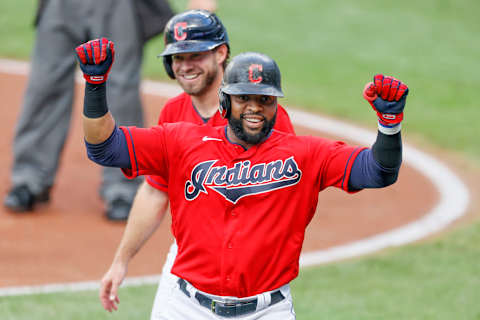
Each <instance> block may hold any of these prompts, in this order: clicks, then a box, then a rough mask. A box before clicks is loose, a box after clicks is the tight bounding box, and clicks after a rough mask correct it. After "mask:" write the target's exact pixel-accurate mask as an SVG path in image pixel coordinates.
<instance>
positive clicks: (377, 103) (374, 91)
mask: <svg viewBox="0 0 480 320" xmlns="http://www.w3.org/2000/svg"><path fill="white" fill-rule="evenodd" d="M407 95H408V87H407V85H406V84H404V83H403V82H401V81H400V80H398V79H395V78H394V77H390V76H384V75H383V74H377V75H375V76H374V77H373V82H369V83H367V84H366V85H365V89H364V90H363V97H364V98H365V99H366V100H367V101H368V102H369V103H370V105H371V106H372V108H373V109H374V110H375V111H376V112H377V116H378V122H379V123H380V125H382V126H384V127H394V126H396V125H398V124H399V123H400V122H401V121H402V120H403V109H404V108H405V101H406V99H407Z"/></svg>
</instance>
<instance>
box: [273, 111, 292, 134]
mask: <svg viewBox="0 0 480 320" xmlns="http://www.w3.org/2000/svg"><path fill="white" fill-rule="evenodd" d="M274 129H275V130H277V131H281V132H285V133H291V134H295V130H294V129H293V125H292V121H291V120H290V116H289V115H288V113H287V111H286V110H285V109H284V108H283V107H282V106H281V105H278V108H277V120H276V122H275V126H274Z"/></svg>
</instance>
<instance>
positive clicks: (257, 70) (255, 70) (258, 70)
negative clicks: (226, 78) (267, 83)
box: [248, 63, 263, 83]
mask: <svg viewBox="0 0 480 320" xmlns="http://www.w3.org/2000/svg"><path fill="white" fill-rule="evenodd" d="M262 71H263V66H262V65H261V64H256V63H254V64H251V65H250V67H248V80H250V82H253V83H260V82H262V80H263V78H262V76H261V74H262Z"/></svg>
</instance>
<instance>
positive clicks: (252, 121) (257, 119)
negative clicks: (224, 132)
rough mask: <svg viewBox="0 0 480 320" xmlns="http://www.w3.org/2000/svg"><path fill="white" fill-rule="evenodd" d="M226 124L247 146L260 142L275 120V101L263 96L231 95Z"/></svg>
mask: <svg viewBox="0 0 480 320" xmlns="http://www.w3.org/2000/svg"><path fill="white" fill-rule="evenodd" d="M231 101H232V110H231V113H230V117H229V118H228V124H229V126H230V128H231V129H232V131H233V133H234V134H235V136H236V137H237V138H238V139H240V140H241V141H244V142H246V143H247V144H250V145H254V144H258V143H260V142H262V141H263V140H265V138H266V137H267V136H268V135H269V134H270V131H271V130H272V128H273V126H274V125H275V121H276V118H277V99H276V98H275V97H271V96H264V95H238V96H237V95H231Z"/></svg>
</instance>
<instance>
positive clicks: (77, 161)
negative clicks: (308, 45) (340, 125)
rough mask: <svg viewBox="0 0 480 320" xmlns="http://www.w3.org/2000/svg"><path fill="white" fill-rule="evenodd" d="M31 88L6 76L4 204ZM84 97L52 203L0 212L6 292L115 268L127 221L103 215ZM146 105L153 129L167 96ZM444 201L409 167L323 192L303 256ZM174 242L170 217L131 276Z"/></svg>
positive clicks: (154, 264) (153, 264) (154, 265)
mask: <svg viewBox="0 0 480 320" xmlns="http://www.w3.org/2000/svg"><path fill="white" fill-rule="evenodd" d="M25 84H26V78H25V76H17V75H11V74H9V75H8V76H7V75H5V74H0V97H2V116H3V121H2V123H3V126H2V128H1V129H0V130H1V132H2V135H3V139H1V140H0V161H1V164H2V165H1V167H2V170H1V171H0V182H1V187H0V195H1V198H2V201H3V197H4V195H5V194H6V192H7V191H8V189H9V188H10V178H9V172H10V171H9V170H10V168H11V165H12V151H11V150H12V149H11V143H12V140H13V134H14V128H15V124H16V119H17V117H18V115H19V112H20V106H21V102H22V98H23V97H22V95H23V91H24V89H25ZM82 99H83V88H82V87H81V86H78V87H77V88H76V99H75V111H74V116H73V119H72V127H71V131H70V134H69V137H68V140H67V144H66V147H65V150H64V153H63V156H62V161H61V167H60V170H59V172H58V175H57V179H56V185H55V186H54V189H53V191H52V199H51V201H50V203H48V204H47V205H45V206H43V207H39V208H38V210H36V211H35V212H32V213H26V214H15V213H10V212H8V211H6V210H5V209H4V208H3V207H0V235H1V236H0V288H2V287H9V286H23V285H40V284H48V283H63V282H77V281H88V280H98V279H100V278H101V277H102V275H103V273H104V272H105V271H106V270H107V268H108V267H109V265H110V263H111V260H112V258H113V254H114V252H115V249H116V247H117V245H118V243H119V240H120V238H121V235H122V232H123V229H124V226H125V224H124V223H113V222H110V221H108V220H106V219H105V218H104V216H103V210H104V208H103V204H102V202H101V201H100V199H99V197H98V195H97V190H98V186H99V184H100V167H99V166H97V165H95V164H94V163H92V162H91V161H90V160H88V159H87V157H86V153H85V148H84V144H83V136H82V131H81V125H80V114H81V104H82V101H83V100H82ZM143 101H144V106H145V110H146V117H147V124H149V125H152V124H154V123H156V120H157V118H158V115H159V113H160V109H161V106H163V103H164V101H165V99H161V98H158V97H154V96H146V95H144V96H143ZM295 129H296V132H297V134H301V135H303V134H312V135H322V136H326V134H325V133H322V132H314V131H312V130H309V129H306V128H302V127H300V126H296V127H295ZM413 186H414V187H413ZM419 190H421V192H419ZM438 197H439V195H438V194H437V192H436V190H435V188H434V187H433V185H432V184H431V182H430V181H429V180H427V179H426V178H425V177H424V176H422V175H421V174H419V173H418V172H417V171H415V170H413V169H412V168H411V167H409V166H408V165H404V166H403V167H402V169H401V172H400V177H399V180H398V182H397V183H396V184H395V185H393V186H392V187H389V188H386V189H381V190H365V191H362V192H359V193H357V194H354V195H348V194H346V193H345V192H342V191H340V190H335V189H327V190H326V191H324V192H322V193H320V196H319V202H318V203H319V204H318V208H317V213H316V215H315V217H314V219H313V221H312V222H311V224H310V225H309V227H308V230H307V234H306V239H305V244H304V251H312V250H318V249H323V248H327V247H331V246H334V245H340V244H345V243H348V242H351V241H354V240H359V239H362V238H365V237H368V236H372V235H375V234H377V233H380V232H384V231H387V230H391V229H394V228H396V227H399V226H401V225H404V224H406V223H408V222H412V221H414V220H416V219H418V218H419V217H420V216H422V215H424V214H425V213H427V212H428V211H429V210H430V209H431V208H432V207H433V206H434V205H435V203H436V201H437V200H438ZM171 242H172V237H171V234H170V221H169V218H166V219H165V221H164V222H163V223H162V225H161V227H160V228H159V229H158V230H157V231H156V232H155V234H154V235H153V237H152V239H150V241H148V243H147V244H146V246H145V247H144V248H143V249H142V250H141V251H140V252H139V253H138V255H137V256H136V257H135V258H134V259H133V261H132V263H131V265H130V268H129V276H141V275H151V274H158V273H160V272H161V267H162V265H163V262H164V260H165V256H166V253H167V250H168V248H169V246H170V244H171Z"/></svg>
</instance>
